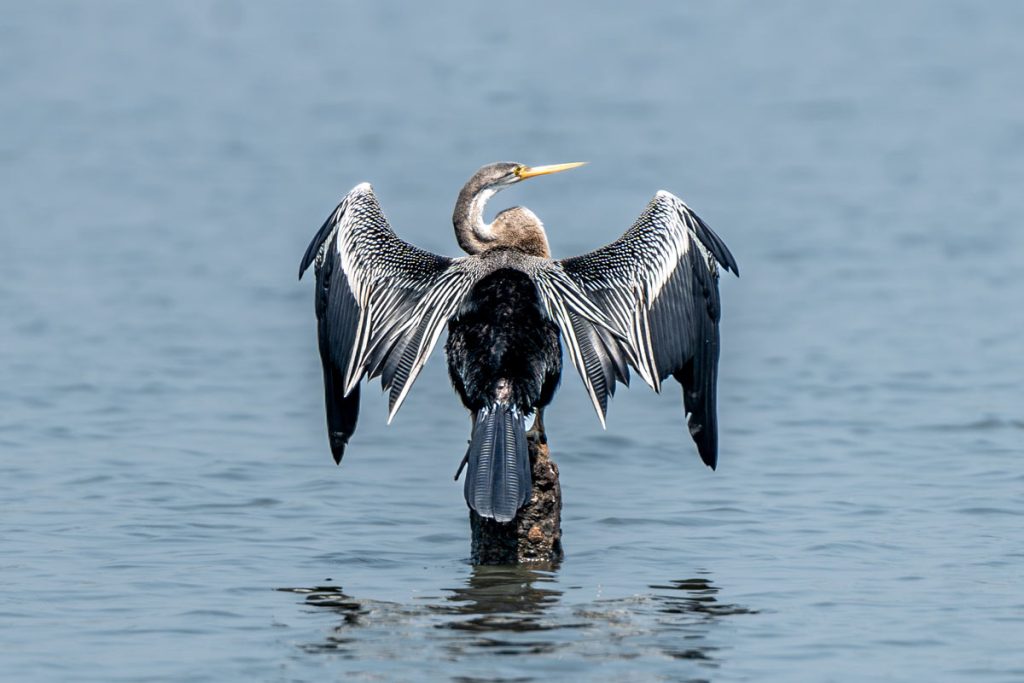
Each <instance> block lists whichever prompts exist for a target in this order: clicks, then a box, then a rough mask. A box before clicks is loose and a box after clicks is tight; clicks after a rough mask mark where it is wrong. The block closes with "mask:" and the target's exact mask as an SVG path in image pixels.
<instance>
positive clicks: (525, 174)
mask: <svg viewBox="0 0 1024 683" xmlns="http://www.w3.org/2000/svg"><path fill="white" fill-rule="evenodd" d="M585 163H587V162H585V161H574V162H572V163H571V164H551V165H550V166H534V167H532V168H531V167H529V166H523V167H522V168H520V169H518V170H516V175H517V176H519V179H520V180H526V179H527V178H533V177H534V176H539V175H547V174H549V173H561V172H562V171H568V170H569V169H570V168H578V167H580V166H582V165H583V164H585Z"/></svg>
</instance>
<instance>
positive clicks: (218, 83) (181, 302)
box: [0, 1, 1024, 682]
mask: <svg viewBox="0 0 1024 683" xmlns="http://www.w3.org/2000/svg"><path fill="white" fill-rule="evenodd" d="M1021 35H1024V10H1022V8H1021V6H1019V5H1018V4H1015V3H1009V2H1005V3H986V4H984V5H978V4H973V3H966V2H965V3H944V4H943V6H941V7H940V6H938V5H937V4H933V3H929V2H924V1H921V2H904V3H897V4H895V5H894V4H892V3H867V4H864V3H860V4H857V5H850V6H823V5H821V4H820V3H811V2H791V3H783V4H781V5H777V6H773V7H761V6H752V5H749V4H744V3H732V2H727V3H715V4H714V5H713V6H706V7H705V6H700V7H698V6H692V7H689V6H684V5H682V4H680V3H654V4H651V5H649V6H647V7H645V8H642V9H640V8H636V7H626V6H625V5H623V6H606V7H600V8H599V7H597V6H594V5H593V4H591V3H568V4H566V3H563V4H560V5H559V6H558V7H547V6H544V5H541V4H533V3H531V2H525V3H517V4H515V5H500V4H499V5H493V4H490V5H472V6H460V5H456V4H447V3H442V4H436V3H433V4H429V5H428V4H423V5H422V6H420V5H416V6H399V5H392V4H387V3H363V4H358V5H357V4H354V3H353V4H348V3H305V4H303V6H302V7H296V8H292V7H290V6H285V5H281V6H271V5H270V4H259V5H253V4H251V3H240V2H238V3H236V2H227V1H226V2H211V3H187V4H183V5H181V6H166V7H164V6H159V7H158V6H156V5H152V4H145V5H138V4H132V3H122V2H112V1H103V2H92V3H28V4H26V3H22V4H19V5H17V7H12V8H9V11H7V12H5V19H4V20H3V23H2V24H0V44H2V45H3V48H2V49H3V54H4V57H5V58H4V59H2V60H0V92H2V93H3V95H2V96H0V120H2V121H3V126H2V132H0V167H2V169H3V171H4V173H3V182H2V184H0V188H2V189H0V200H2V206H3V212H2V214H0V216H2V217H0V273H3V277H2V278H0V321H2V322H0V551H2V554H0V670H2V671H3V672H4V673H3V677H4V678H9V679H11V680H34V681H46V680H53V681H63V680H79V681H122V680H123V681H139V680H153V681H158V680H175V681H178V680H196V681H203V680H209V681H218V682H223V681H234V680H239V681H241V680H289V681H292V680H323V679H340V678H343V677H352V678H354V679H357V680H358V679H359V678H360V677H361V678H363V679H367V680H381V679H384V680H389V679H391V680H452V681H484V680H490V681H498V680H501V681H532V680H552V679H564V680H581V679H587V680H608V681H628V680H637V681H649V680H665V681H690V680H694V681H695V680H715V681H738V680H756V681H765V680H779V681H796V680H807V681H826V680H843V681H847V680H879V679H885V680H892V681H919V680H971V681H985V682H988V681H992V682H995V681H1014V680H1021V679H1022V678H1024V656H1022V655H1021V654H1020V644H1021V642H1022V640H1024V639H1022V635H1024V590H1022V588H1021V586H1022V585H1024V572H1022V570H1021V566H1022V562H1024V534H1022V532H1021V529H1022V528H1024V494H1022V493H1021V492H1022V490H1024V470H1022V468H1021V456H1022V450H1024V449H1022V443H1024V418H1022V413H1021V392H1020V386H1021V379H1022V378H1021V371H1020V367H1021V365H1020V357H1021V354H1020V339H1021V335H1022V333H1024V315H1022V314H1021V313H1020V301H1021V300H1022V298H1024V297H1022V289H1021V285H1020V282H1021V280H1022V278H1024V241H1022V238H1021V231H1020V229H1019V225H1020V216H1021V215H1022V214H1024V195H1022V193H1021V192H1020V188H1021V187H1022V186H1024V164H1022V161H1021V160H1022V159H1024V124H1022V123H1021V122H1022V121H1024V96H1022V95H1021V93H1022V92H1024V88H1022V87H1021V85H1022V83H1021V77H1020V68H1019V65H1020V64H1022V63H1024V42H1022V41H1021V40H1020V36H1021ZM497 159H513V160H517V161H522V162H525V163H530V164H541V163H554V162H563V161H573V160H577V159H585V160H589V161H591V162H592V163H591V165H589V166H587V167H585V168H583V169H580V170H577V171H573V172H572V173H571V174H570V173H566V174H561V175H559V176H557V177H552V178H549V179H539V180H537V181H531V183H528V184H524V185H521V186H519V187H517V188H514V189H512V190H509V191H507V192H505V193H503V194H501V195H499V197H497V198H496V199H495V200H494V205H495V208H502V207H504V206H509V205H512V204H514V203H524V204H527V205H529V206H530V207H531V208H532V209H533V210H534V211H535V212H536V213H537V214H538V215H540V216H541V217H542V219H543V220H544V221H545V224H546V225H547V227H548V232H549V236H550V239H551V243H552V247H553V250H554V251H555V252H556V255H560V256H565V255H570V254H575V253H580V252H582V251H584V250H587V249H590V248H593V247H596V246H598V245H600V244H604V243H606V242H608V241H610V240H612V239H614V238H615V237H616V236H618V235H619V234H620V233H621V232H622V231H623V230H624V229H625V228H626V227H628V225H629V224H630V222H631V221H632V220H633V218H635V217H636V215H638V214H639V212H640V211H641V210H642V208H643V206H644V205H645V203H646V202H647V200H648V199H649V198H650V197H651V196H652V195H653V193H654V192H655V191H656V190H658V189H662V188H664V189H668V190H670V191H673V192H675V193H677V194H679V195H681V196H682V197H683V198H684V199H686V200H687V201H688V203H689V204H690V205H691V206H692V207H693V208H694V209H696V210H697V211H698V212H699V213H700V214H701V215H702V216H703V217H704V218H705V219H706V220H707V221H708V223H709V224H710V225H712V226H713V227H714V228H715V229H716V230H717V231H718V233H719V234H720V235H721V236H722V237H723V238H724V239H725V240H726V242H727V243H728V244H729V245H730V247H731V248H732V250H733V252H734V253H735V254H736V257H737V259H738V260H739V263H740V266H741V269H742V273H743V277H742V279H739V280H735V279H733V278H732V277H731V276H728V277H726V278H725V279H723V281H722V292H723V302H724V321H723V352H722V364H721V378H720V423H721V431H722V434H721V457H720V467H719V470H718V472H714V473H713V472H711V471H710V470H707V469H706V468H704V467H703V466H702V465H701V464H700V462H699V459H698V458H697V456H696V453H695V451H694V448H693V447H692V444H691V443H690V442H689V439H688V437H687V436H686V431H685V428H684V427H683V425H682V416H681V405H680V403H681V401H680V396H679V395H678V391H677V390H674V389H672V388H671V387H667V388H666V391H665V393H664V395H662V396H655V395H653V394H651V392H649V391H648V390H647V389H646V388H644V387H643V386H640V385H636V386H634V387H633V389H631V390H629V391H623V392H621V393H620V394H619V395H618V396H617V397H616V398H615V400H614V402H613V404H612V406H611V410H610V416H609V425H608V430H607V431H602V430H601V429H600V427H599V425H598V422H597V420H596V418H595V416H594V415H593V412H592V409H591V407H590V404H589V401H588V400H587V398H586V396H585V395H584V393H583V391H582V389H581V387H580V385H579V382H578V380H577V379H576V378H575V376H572V375H569V374H567V375H566V376H565V379H564V382H563V387H562V390H561V392H560V394H559V395H558V397H557V399H556V403H555V405H554V406H553V408H552V409H551V411H550V413H549V420H548V425H549V435H550V438H551V446H552V452H553V455H554V457H555V459H556V461H557V462H558V464H559V467H560V469H561V473H562V485H563V490H564V498H565V513H564V525H563V526H564V533H565V546H566V554H567V555H566V561H565V562H564V563H563V564H562V565H561V567H558V568H555V569H553V570H547V571H544V570H526V569H513V568H475V567H472V566H470V565H469V564H468V562H467V556H468V552H469V529H468V524H467V520H466V513H465V509H464V503H463V501H462V496H461V491H460V487H459V485H458V484H456V483H454V482H453V481H452V479H451V474H452V473H453V472H454V469H455V466H456V465H457V464H458V461H459V459H460V457H461V454H462V452H463V449H464V447H465V446H464V444H465V438H466V434H467V429H468V425H467V420H466V416H465V414H464V411H463V410H462V408H461V407H460V406H459V404H458V401H457V399H456V397H455V395H454V393H453V392H452V390H451V388H450V387H449V386H448V383H447V379H446V377H445V373H444V367H443V363H441V362H438V361H439V360H440V359H439V358H434V359H433V361H432V363H431V364H430V365H429V366H428V368H427V369H426V371H425V372H424V374H423V376H422V377H421V378H420V379H419V381H418V382H417V384H416V386H415V388H414V391H413V392H412V394H411V396H410V398H409V400H408V401H407V403H406V405H405V406H404V407H403V409H402V411H401V413H400V414H399V416H398V418H397V419H396V421H395V423H394V424H393V425H392V426H390V427H386V426H385V424H384V422H385V415H386V410H385V403H384V400H383V398H382V397H380V396H379V395H378V394H377V392H375V391H367V392H364V397H365V398H364V407H363V415H362V422H361V424H360V428H359V431H358V433H357V434H356V436H355V438H354V440H353V442H352V445H351V447H350V450H349V453H348V454H347V455H346V460H345V462H344V464H343V466H342V467H340V468H336V467H334V465H333V464H332V462H331V458H330V454H329V451H328V448H327V443H326V438H325V434H324V428H323V416H322V396H321V388H320V376H319V373H320V368H319V361H318V359H317V355H316V345H315V336H314V322H313V311H312V292H311V289H310V285H309V283H308V282H302V283H298V282H296V281H295V272H296V269H297V265H298V262H299V258H300V256H301V254H302V252H303V250H304V249H305V246H306V244H307V242H308V240H309V239H310V238H311V236H312V235H313V233H314V232H315V230H316V228H317V227H318V226H319V224H320V222H321V221H322V219H323V217H324V216H325V215H326V214H327V213H328V212H329V211H330V210H331V208H332V207H333V206H334V203H335V202H336V201H337V200H338V199H339V198H340V197H341V196H342V194H343V193H344V192H345V191H347V190H348V189H349V188H350V187H352V186H353V185H355V184H356V183H358V182H361V181H364V180H368V181H371V182H373V183H374V186H375V188H376V191H377V193H378V195H379V197H380V199H381V201H382V203H383V205H384V207H385V209H386V211H387V212H388V215H389V217H390V218H391V220H392V223H393V225H394V226H395V228H396V230H398V232H399V233H400V234H401V235H402V236H404V237H405V238H407V239H409V240H410V241H412V242H414V243H416V244H418V245H419V246H422V247H424V248H427V249H431V250H434V251H437V252H440V253H448V254H453V253H455V252H456V249H457V247H456V244H455V240H454V236H453V235H452V233H451V229H450V211H451V206H452V203H453V201H454V198H455V196H456V194H457V191H458V188H459V187H460V186H461V184H462V183H463V182H464V181H465V179H466V178H467V177H468V176H469V175H470V174H471V173H472V172H473V170H475V169H476V168H477V167H478V166H479V165H481V164H483V163H485V162H489V161H493V160H497Z"/></svg>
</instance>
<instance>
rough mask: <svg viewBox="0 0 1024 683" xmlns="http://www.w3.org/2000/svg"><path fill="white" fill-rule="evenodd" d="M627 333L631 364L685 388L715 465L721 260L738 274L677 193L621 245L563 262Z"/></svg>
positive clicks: (662, 198) (707, 458)
mask: <svg viewBox="0 0 1024 683" xmlns="http://www.w3.org/2000/svg"><path fill="white" fill-rule="evenodd" d="M558 263H559V264H560V265H561V267H562V268H563V270H564V271H565V273H566V274H567V275H568V277H569V278H570V279H572V280H573V282H574V283H576V284H577V285H578V286H579V287H580V288H581V289H582V291H583V292H584V293H585V295H586V297H587V298H588V299H589V300H591V301H592V302H593V303H594V304H595V305H596V306H597V308H599V309H600V311H601V312H602V313H603V314H604V315H605V316H606V317H607V318H608V319H610V320H611V322H612V324H613V326H614V328H615V329H616V330H618V331H620V332H621V333H622V334H623V336H624V337H625V342H624V344H623V346H624V349H623V350H624V352H625V353H626V355H627V356H628V358H629V364H630V365H632V366H633V368H634V369H636V371H637V372H638V373H639V374H640V376H641V377H643V379H644V381H646V382H647V383H648V384H649V385H650V386H651V387H652V388H653V389H654V390H655V391H660V390H661V381H662V380H663V379H665V378H666V377H668V376H669V375H672V376H674V377H675V378H676V379H677V380H678V381H679V383H680V384H682V385H683V403H684V407H685V409H686V412H687V413H689V417H688V424H689V428H690V434H691V436H692V437H693V440H694V441H695V442H696V444H697V449H698V451H699V452H700V456H701V459H702V460H703V461H704V463H705V464H707V465H708V466H709V467H712V468H713V467H715V465H716V463H717V459H718V426H717V418H716V414H715V410H716V407H715V385H716V380H717V376H718V343H719V342H718V320H719V317H720V306H719V297H718V265H719V264H721V266H722V267H723V268H725V269H726V270H731V271H733V272H734V273H737V274H738V273H739V269H738V267H737V265H736V260H735V259H734V258H733V256H732V254H731V253H730V252H729V249H728V247H726V246H725V243H724V242H723V241H722V240H721V238H719V237H718V235H716V234H715V233H714V232H712V230H711V228H709V227H708V226H707V225H706V224H705V223H704V221H702V220H701V219H700V218H699V217H698V216H697V214H695V213H694V212H693V211H691V210H690V208H689V207H688V206H687V205H686V204H685V203H684V202H683V200H681V199H679V198H678V197H676V196H675V195H673V194H670V193H668V192H664V191H662V192H658V193H657V194H656V195H655V196H654V199H652V200H651V202H650V203H649V204H648V205H647V207H646V208H645V209H644V212H643V213H642V214H641V215H640V217H639V218H638V219H637V220H636V222H635V223H634V224H633V227H631V228H630V229H629V230H627V231H626V233H625V234H624V235H623V236H622V237H620V238H619V239H618V240H616V241H615V242H613V243H611V244H609V245H608V246H606V247H602V248H601V249H597V250H596V251H592V252H590V253H588V254H584V255H582V256H577V257H574V258H568V259H564V260H562V261H560V262H558Z"/></svg>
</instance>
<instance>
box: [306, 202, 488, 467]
mask: <svg viewBox="0 0 1024 683" xmlns="http://www.w3.org/2000/svg"><path fill="white" fill-rule="evenodd" d="M463 261H464V259H451V258H447V257H444V256H438V255H436V254H431V253H430V252H427V251H424V250H422V249H418V248H416V247H414V246H412V245H411V244H408V243H407V242H404V241H403V240H401V239H399V238H398V236H397V235H395V233H394V231H393V230H392V229H391V226H390V225H389V224H388V221H387V219H386V218H385V217H384V212H383V211H382V210H381V208H380V204H379V203H378V202H377V198H376V196H374V194H373V189H372V188H371V187H370V185H369V184H368V183H363V184H361V185H357V186H356V187H355V188H354V189H353V190H352V191H351V192H349V193H348V195H346V196H345V198H344V199H342V201H341V203H340V204H338V206H337V208H336V209H335V210H334V211H333V212H332V213H331V215H330V216H328V218H327V220H326V221H325V222H324V224H323V226H322V227H321V228H320V230H319V231H318V232H317V234H316V236H315V237H314V238H313V241H312V242H311V243H310V245H309V247H308V248H307V249H306V253H305V255H304V256H303V258H302V263H301V265H300V266H299V277H300V278H301V277H302V274H303V273H304V272H305V271H306V269H307V268H309V266H310V265H313V264H315V267H316V316H317V323H318V332H319V342H320V358H321V360H322V362H323V369H324V391H325V400H326V406H327V424H328V434H329V437H330V442H331V451H332V453H333V454H334V459H335V461H337V462H340V461H341V457H342V455H343V454H344V452H345V445H346V444H347V443H348V439H349V437H350V436H351V435H352V433H353V432H354V431H355V426H356V419H357V417H358V413H359V382H360V380H361V379H362V378H363V377H364V376H365V375H368V376H369V377H370V378H373V377H377V376H380V377H381V386H382V387H383V388H384V390H385V391H388V392H389V414H388V421H389V422H390V421H391V419H392V418H393V417H394V416H395V413H397V412H398V409H399V408H400V407H401V405H402V402H403V401H404V400H405V397H406V395H407V394H408V392H409V389H410V388H411V387H412V384H413V382H414V381H415V379H416V376H417V375H418V374H419V372H420V370H421V369H422V368H423V365H424V364H425V363H426V361H427V357H428V356H429V355H430V352H431V351H432V350H433V348H434V345H435V344H436V343H437V339H438V337H439V336H440V334H441V332H442V331H443V329H444V326H445V324H446V323H447V322H448V319H449V318H450V317H451V316H452V315H453V314H454V313H455V311H456V310H457V308H458V306H459V304H460V303H461V302H462V300H463V298H465V295H466V293H467V292H468V291H469V289H470V288H471V287H472V285H473V282H474V281H475V278H474V276H473V274H472V273H471V272H470V271H469V270H468V269H466V268H464V267H463Z"/></svg>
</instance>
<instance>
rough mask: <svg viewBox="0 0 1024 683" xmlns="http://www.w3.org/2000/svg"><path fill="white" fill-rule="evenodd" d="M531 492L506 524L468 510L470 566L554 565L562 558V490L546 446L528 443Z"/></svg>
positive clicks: (555, 466) (556, 468)
mask: <svg viewBox="0 0 1024 683" xmlns="http://www.w3.org/2000/svg"><path fill="white" fill-rule="evenodd" d="M530 467H531V470H532V475H533V493H532V494H531V496H530V500H529V502H528V503H526V505H524V506H523V507H522V509H520V510H519V513H518V514H517V515H516V518H515V519H514V520H512V521H511V522H508V523H507V524H500V523H498V522H495V521H494V520H493V519H484V518H483V517H481V516H480V515H478V514H476V512H474V511H472V510H470V511H469V526H470V529H471V530H472V533H473V545H472V551H471V558H472V561H473V564H531V565H535V566H536V565H541V564H556V563H558V562H560V561H561V559H562V487H561V486H559V484H558V466H557V465H556V464H555V463H554V461H553V460H551V454H550V453H549V451H548V447H547V444H535V443H533V442H531V443H530Z"/></svg>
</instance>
